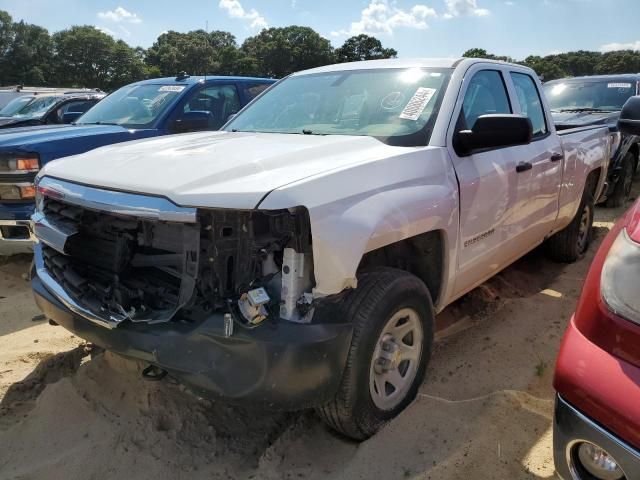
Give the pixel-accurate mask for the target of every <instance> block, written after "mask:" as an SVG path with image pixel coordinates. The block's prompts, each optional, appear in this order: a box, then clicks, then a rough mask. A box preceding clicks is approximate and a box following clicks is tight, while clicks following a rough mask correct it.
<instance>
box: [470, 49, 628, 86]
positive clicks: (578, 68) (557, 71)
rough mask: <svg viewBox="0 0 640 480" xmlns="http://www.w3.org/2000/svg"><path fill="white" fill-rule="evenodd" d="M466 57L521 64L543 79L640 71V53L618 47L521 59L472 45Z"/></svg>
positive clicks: (531, 56)
mask: <svg viewBox="0 0 640 480" xmlns="http://www.w3.org/2000/svg"><path fill="white" fill-rule="evenodd" d="M462 56H463V57H472V58H488V59H491V60H502V61H505V62H513V63H519V64H521V65H525V66H527V67H530V68H532V69H533V70H535V71H536V73H537V74H538V75H539V76H540V78H541V79H542V80H543V81H549V80H555V79H558V78H564V77H580V76H585V75H611V74H616V73H639V72H640V52H637V51H634V50H617V51H613V52H605V53H603V52H590V51H587V50H578V51H577V52H567V53H558V54H553V55H547V56H545V57H540V56H537V55H530V56H528V57H527V58H525V59H524V60H521V61H517V60H515V59H513V58H511V57H507V56H501V55H494V54H492V53H488V52H487V51H486V50H484V49H482V48H472V49H470V50H467V51H466V52H464V53H463V55H462Z"/></svg>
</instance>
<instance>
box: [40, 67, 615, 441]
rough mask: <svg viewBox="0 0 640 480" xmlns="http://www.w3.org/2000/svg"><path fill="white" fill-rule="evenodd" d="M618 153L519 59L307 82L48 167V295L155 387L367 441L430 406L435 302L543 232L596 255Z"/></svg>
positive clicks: (571, 251) (44, 300) (44, 200)
mask: <svg viewBox="0 0 640 480" xmlns="http://www.w3.org/2000/svg"><path fill="white" fill-rule="evenodd" d="M609 141H610V140H609V134H608V130H607V128H606V127H585V128H578V129H572V130H564V131H562V132H560V133H558V132H556V129H555V127H554V124H553V123H552V121H551V115H550V113H549V109H548V106H547V103H546V101H545V99H544V97H543V96H542V95H541V93H540V82H539V81H538V79H537V77H536V75H535V74H534V72H533V71H532V70H530V69H528V68H525V67H522V66H519V65H512V64H507V63H500V62H491V61H484V60H478V59H461V60H384V61H371V62H361V63H351V64H341V65H332V66H327V67H322V68H317V69H313V70H309V71H305V72H300V73H296V74H293V75H291V76H289V77H288V78H286V79H284V80H282V81H280V82H278V83H277V84H275V85H274V86H273V87H271V88H270V89H268V90H267V91H266V92H265V93H263V94H262V95H261V96H259V97H258V98H257V99H256V100H254V101H253V102H252V103H251V104H250V105H249V106H247V107H246V108H245V109H243V110H242V111H241V112H240V114H238V115H237V116H236V117H235V118H234V119H232V120H231V121H230V122H229V123H228V124H227V125H226V127H225V128H224V131H221V132H206V133H193V134H184V135H177V136H171V137H166V138H158V139H150V140H141V141H136V142H131V143H125V144H120V145H116V146H108V147H103V148H99V149H97V150H93V151H91V152H89V153H85V154H82V155H78V156H74V157H68V158H65V159H62V160H59V161H55V162H51V163H49V164H48V165H47V166H46V167H45V168H44V169H43V170H42V172H41V173H40V174H39V176H38V180H37V182H38V187H37V204H38V208H37V212H36V214H35V215H34V217H33V225H34V229H35V233H36V236H37V237H38V239H39V243H38V244H37V245H36V248H35V271H34V274H33V279H32V283H33V289H34V292H35V298H36V301H37V303H38V305H39V306H40V308H41V309H42V310H43V312H44V313H45V315H46V316H47V317H48V318H50V319H51V320H52V322H54V323H58V324H61V325H63V326H64V327H66V328H68V329H69V330H71V331H73V332H75V333H76V334H77V335H78V336H80V337H82V338H85V339H87V340H89V341H91V342H94V343H95V344H97V345H99V346H102V347H104V348H107V349H110V350H113V351H115V352H118V353H120V354H123V355H126V356H129V357H132V358H135V359H138V360H141V361H143V362H146V363H147V364H148V365H149V366H148V367H147V368H145V369H144V370H143V375H145V376H147V377H153V378H158V377H161V376H163V375H165V374H169V375H171V376H173V377H175V378H177V379H178V380H180V381H182V382H183V383H184V384H186V385H188V386H189V387H190V388H191V389H193V390H196V391H198V392H201V393H203V392H204V393H208V394H213V395H216V396H221V397H224V398H227V399H230V400H235V401H245V402H249V403H251V404H253V405H258V406H267V407H271V408H279V409H298V408H306V407H315V408H316V409H317V410H318V412H319V413H320V415H321V416H322V417H323V418H324V419H325V420H326V422H327V423H328V424H329V425H331V426H332V427H333V428H335V429H336V430H338V431H340V432H342V433H344V434H345V435H347V436H349V437H352V438H355V439H364V438H367V437H368V436H370V435H372V434H373V433H374V432H376V431H377V430H378V429H379V428H380V427H381V426H382V425H383V424H384V423H385V422H386V421H387V420H389V419H391V418H392V417H394V416H395V415H397V414H398V413H399V412H400V411H402V410H403V409H404V408H405V407H406V406H407V405H408V404H409V403H410V402H411V401H412V400H413V398H414V397H415V396H416V392H417V390H418V388H419V386H420V384H421V382H422V381H423V377H424V374H425V369H426V366H427V363H428V360H429V357H430V354H431V346H432V338H433V330H434V315H435V314H436V313H437V312H439V311H440V310H442V309H443V308H444V307H445V306H446V305H448V304H449V303H451V302H452V301H454V300H455V299H457V298H458V297H460V296H462V295H464V294H465V293H466V292H469V291H470V290H471V289H473V288H474V287H476V286H478V285H479V284H481V283H482V282H484V281H485V280H487V279H488V278H489V277H491V276H492V275H495V274H496V273H498V272H499V271H500V270H501V269H503V268H505V267H506V266H508V265H509V264H510V263H512V262H513V261H515V260H516V259H518V258H519V257H521V256H522V255H524V254H525V253H527V252H529V251H530V250H532V249H533V248H535V247H536V246H538V245H540V244H542V243H543V242H546V243H547V247H548V251H549V253H550V254H551V255H552V256H553V257H554V258H555V259H557V260H559V261H564V262H571V261H574V260H576V259H578V258H580V257H581V256H582V255H583V254H584V252H585V251H586V249H587V247H588V245H589V242H590V239H591V225H592V222H593V208H594V207H593V203H594V198H597V197H598V196H599V194H600V191H601V189H602V187H603V182H604V179H605V175H606V172H607V162H608V159H609V158H610V155H609V148H610V145H609Z"/></svg>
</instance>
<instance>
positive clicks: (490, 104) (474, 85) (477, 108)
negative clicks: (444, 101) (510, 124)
mask: <svg viewBox="0 0 640 480" xmlns="http://www.w3.org/2000/svg"><path fill="white" fill-rule="evenodd" d="M493 113H512V111H511V105H510V104H509V95H508V94H507V88H506V87H505V85H504V81H503V80H502V75H501V74H500V72H499V71H497V70H481V71H480V72H478V73H476V74H475V75H474V76H473V78H472V79H471V81H470V82H469V86H468V87H467V92H466V93H465V95H464V101H463V103H462V112H461V115H462V118H461V119H460V120H464V124H463V125H461V127H462V128H468V129H471V128H473V126H474V125H475V123H476V120H477V119H478V117H480V116H481V115H489V114H493Z"/></svg>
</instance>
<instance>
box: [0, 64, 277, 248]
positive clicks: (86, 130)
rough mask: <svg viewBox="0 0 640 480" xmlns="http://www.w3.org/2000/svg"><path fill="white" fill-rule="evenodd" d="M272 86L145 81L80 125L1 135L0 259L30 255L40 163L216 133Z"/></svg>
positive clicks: (242, 80)
mask: <svg viewBox="0 0 640 480" xmlns="http://www.w3.org/2000/svg"><path fill="white" fill-rule="evenodd" d="M274 82H275V80H271V79H263V78H247V77H216V76H208V77H191V76H189V75H181V76H178V77H171V78H160V79H154V80H144V81H142V82H137V83H133V84H131V85H127V86H125V87H122V88H120V89H119V90H116V91H115V92H113V93H111V94H110V95H109V96H108V97H106V98H105V99H104V100H102V101H100V103H98V104H96V105H95V106H93V107H92V108H90V109H89V110H88V111H87V112H86V113H84V114H83V115H82V116H80V117H79V118H78V115H75V117H76V119H75V121H74V122H73V123H72V124H69V125H41V126H31V127H24V128H12V129H9V130H7V131H6V132H4V133H2V134H0V255H11V254H14V253H21V252H30V251H31V247H32V240H31V232H30V229H29V217H30V216H31V214H32V213H33V209H34V200H35V190H34V186H33V180H34V177H35V175H36V174H37V172H38V171H39V170H40V169H41V168H42V167H44V166H45V165H46V164H47V163H49V162H51V161H52V160H56V159H59V158H62V157H66V156H69V155H77V154H80V153H84V152H87V151H89V150H91V149H94V148H97V147H101V146H103V145H109V144H113V143H119V142H127V141H131V140H136V139H141V138H149V137H156V136H161V135H168V134H173V133H184V132H190V131H197V130H217V129H218V128H220V127H221V126H222V125H223V124H224V123H225V122H226V121H227V120H228V119H229V117H230V116H232V115H233V114H235V113H237V112H239V111H240V109H241V108H242V107H243V106H244V105H246V104H247V103H249V102H250V101H251V100H252V99H253V98H254V97H255V96H256V95H258V94H259V93H260V92H262V91H263V90H264V89H266V88H267V87H269V86H270V85H271V84H273V83H274ZM66 100H69V101H70V102H75V98H74V99H66ZM66 100H65V103H64V105H62V106H61V107H58V108H57V109H56V110H55V111H54V113H56V112H58V110H60V116H61V117H62V118H65V117H66V118H67V119H69V116H70V115H74V112H75V110H74V109H73V108H75V107H74V105H73V103H69V102H67V101H66ZM39 101H40V99H38V100H34V102H39ZM79 101H82V102H84V101H85V100H79ZM29 105H30V103H27V104H26V106H27V107H28V106H29ZM65 108H66V110H65ZM56 114H57V113H56ZM1 122H2V119H0V123H1ZM114 160H115V159H110V160H109V163H110V162H113V161H114Z"/></svg>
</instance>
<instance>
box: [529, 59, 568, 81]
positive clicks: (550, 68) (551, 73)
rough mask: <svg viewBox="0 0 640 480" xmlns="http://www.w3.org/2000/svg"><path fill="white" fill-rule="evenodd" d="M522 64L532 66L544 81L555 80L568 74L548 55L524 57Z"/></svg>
mask: <svg viewBox="0 0 640 480" xmlns="http://www.w3.org/2000/svg"><path fill="white" fill-rule="evenodd" d="M522 64H523V65H525V66H527V67H529V68H532V69H533V70H534V71H535V72H536V73H537V74H538V75H539V76H540V78H541V79H542V80H544V81H548V80H555V79H557V78H562V77H566V76H567V75H568V74H567V71H566V70H564V69H563V67H562V66H561V65H559V64H558V63H556V62H554V61H553V60H550V59H549V57H545V58H542V57H539V56H535V55H531V56H529V57H527V58H525V59H524V62H522Z"/></svg>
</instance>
